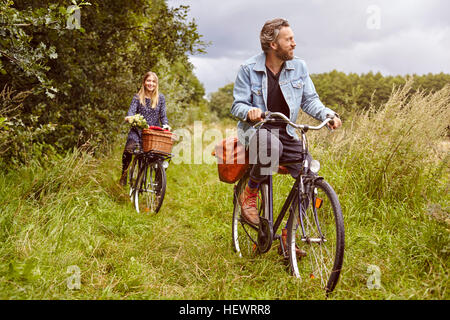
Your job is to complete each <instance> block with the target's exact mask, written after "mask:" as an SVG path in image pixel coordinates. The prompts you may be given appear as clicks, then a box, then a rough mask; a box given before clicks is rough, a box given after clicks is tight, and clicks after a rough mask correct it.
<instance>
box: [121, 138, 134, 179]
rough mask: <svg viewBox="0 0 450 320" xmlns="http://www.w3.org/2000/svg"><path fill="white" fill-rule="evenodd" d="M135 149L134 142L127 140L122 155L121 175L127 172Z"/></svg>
mask: <svg viewBox="0 0 450 320" xmlns="http://www.w3.org/2000/svg"><path fill="white" fill-rule="evenodd" d="M135 149H136V141H134V140H132V139H128V140H127V143H126V144H125V148H124V150H123V153H122V173H124V172H125V171H127V170H128V167H129V166H130V163H131V159H132V158H133V152H134V150H135Z"/></svg>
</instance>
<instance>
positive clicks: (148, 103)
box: [119, 71, 170, 186]
mask: <svg viewBox="0 0 450 320" xmlns="http://www.w3.org/2000/svg"><path fill="white" fill-rule="evenodd" d="M135 114H140V115H142V116H143V117H144V118H145V120H146V121H147V124H148V125H149V126H161V125H162V127H163V129H169V130H170V127H169V120H168V119H167V115H166V100H165V98H164V95H163V94H161V93H159V90H158V77H157V76H156V74H155V73H154V72H151V71H149V72H147V73H146V74H145V75H144V77H143V80H142V86H141V89H140V90H139V92H138V93H137V94H135V95H134V97H133V100H132V101H131V105H130V109H129V110H128V113H127V116H126V117H125V121H126V122H129V119H130V117H131V116H134V115H135ZM160 124H161V125H160ZM140 145H142V133H141V130H140V129H138V128H131V130H130V132H129V133H128V138H127V143H126V144H125V149H124V151H123V155H122V175H121V177H120V181H119V183H120V184H121V185H122V186H125V185H126V184H127V172H128V166H129V165H130V162H131V159H132V156H133V151H134V149H136V147H137V146H140Z"/></svg>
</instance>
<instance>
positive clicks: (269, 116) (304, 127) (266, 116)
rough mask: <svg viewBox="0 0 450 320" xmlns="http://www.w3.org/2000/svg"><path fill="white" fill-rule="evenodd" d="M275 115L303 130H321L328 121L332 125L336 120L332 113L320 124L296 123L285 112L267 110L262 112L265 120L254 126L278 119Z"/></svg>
mask: <svg viewBox="0 0 450 320" xmlns="http://www.w3.org/2000/svg"><path fill="white" fill-rule="evenodd" d="M274 116H275V117H278V118H281V120H283V122H285V123H287V124H289V125H291V126H293V127H294V128H296V129H301V130H320V129H322V128H323V127H324V126H325V125H326V124H327V123H330V124H331V125H333V124H334V122H333V118H334V117H333V118H332V117H331V116H330V115H328V116H327V118H326V119H325V120H324V121H322V123H321V124H319V125H318V126H309V125H306V124H296V123H294V122H292V121H291V120H289V118H288V117H286V116H285V115H284V114H283V113H280V112H270V111H266V112H263V113H261V118H262V119H263V120H262V121H259V122H258V123H256V124H255V125H253V127H254V128H255V127H258V126H261V125H263V124H264V123H266V122H271V120H273V121H277V119H274V118H273V117H274Z"/></svg>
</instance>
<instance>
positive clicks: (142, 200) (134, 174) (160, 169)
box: [129, 149, 172, 213]
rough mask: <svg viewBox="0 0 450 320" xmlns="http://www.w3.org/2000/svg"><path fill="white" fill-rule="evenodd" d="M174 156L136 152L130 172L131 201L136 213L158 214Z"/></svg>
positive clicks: (137, 150)
mask: <svg viewBox="0 0 450 320" xmlns="http://www.w3.org/2000/svg"><path fill="white" fill-rule="evenodd" d="M171 158H172V154H170V153H165V152H153V151H149V152H144V151H142V150H140V149H136V150H135V151H134V159H133V162H132V164H131V167H130V171H129V182H130V183H129V185H130V191H129V195H130V200H131V202H132V203H133V205H134V207H135V209H136V211H137V212H138V213H140V212H146V213H151V212H154V213H157V212H158V211H159V209H160V208H161V206H162V203H163V201H164V195H165V193H166V183H167V179H166V169H167V167H168V166H169V162H170V159H171Z"/></svg>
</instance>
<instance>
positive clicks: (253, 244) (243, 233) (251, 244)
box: [232, 175, 269, 257]
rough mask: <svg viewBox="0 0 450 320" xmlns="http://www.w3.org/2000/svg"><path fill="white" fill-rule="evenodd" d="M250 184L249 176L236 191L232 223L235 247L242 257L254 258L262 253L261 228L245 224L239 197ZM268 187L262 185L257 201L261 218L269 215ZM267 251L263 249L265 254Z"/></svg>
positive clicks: (243, 179) (240, 183)
mask: <svg viewBox="0 0 450 320" xmlns="http://www.w3.org/2000/svg"><path fill="white" fill-rule="evenodd" d="M247 184H248V175H245V176H244V177H243V178H242V179H241V180H239V182H238V184H237V185H236V186H235V189H234V199H233V222H232V237H233V247H234V250H235V251H236V253H238V254H239V256H240V257H244V256H245V257H253V256H255V255H256V254H259V253H260V252H261V250H260V248H259V247H258V231H259V226H253V225H250V224H248V223H246V222H245V220H243V218H242V217H241V206H240V205H239V201H238V199H239V196H240V195H241V193H242V192H244V189H245V187H246V186H247ZM267 195H268V185H267V184H266V183H262V184H261V186H260V188H259V192H258V200H257V208H258V212H259V215H260V217H266V218H267V215H268V212H269V211H268V198H267ZM264 250H265V249H263V252H264Z"/></svg>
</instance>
